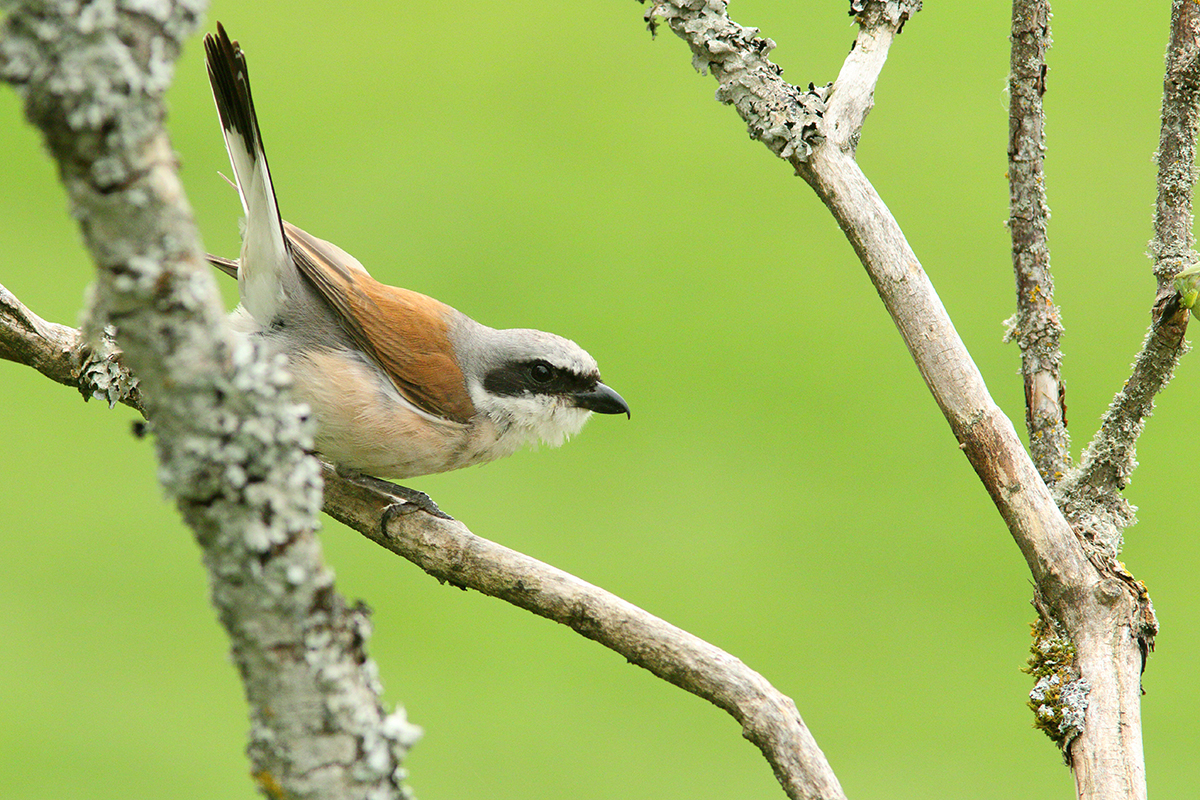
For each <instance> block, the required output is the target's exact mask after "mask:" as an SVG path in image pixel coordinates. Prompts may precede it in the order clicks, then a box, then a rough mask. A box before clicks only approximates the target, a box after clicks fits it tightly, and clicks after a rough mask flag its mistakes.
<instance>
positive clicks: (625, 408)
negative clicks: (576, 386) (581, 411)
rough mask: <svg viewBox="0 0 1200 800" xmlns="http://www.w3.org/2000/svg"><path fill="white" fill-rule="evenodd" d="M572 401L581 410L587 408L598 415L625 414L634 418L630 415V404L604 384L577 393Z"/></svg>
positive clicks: (572, 396)
mask: <svg viewBox="0 0 1200 800" xmlns="http://www.w3.org/2000/svg"><path fill="white" fill-rule="evenodd" d="M571 399H572V400H574V401H575V405H576V406H578V407H579V408H586V409H587V410H588V411H595V412H596V413H597V414H624V415H625V416H626V417H627V418H629V417H631V416H632V415H631V414H630V413H629V404H628V403H626V402H625V400H624V399H623V398H622V397H621V395H619V394H617V393H616V392H614V391H613V390H612V389H610V388H608V387H607V386H605V385H604V384H603V383H597V384H596V385H595V386H594V387H592V389H591V390H590V391H587V392H575V393H574V394H572V395H571Z"/></svg>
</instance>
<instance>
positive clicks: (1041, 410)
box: [1008, 0, 1071, 484]
mask: <svg viewBox="0 0 1200 800" xmlns="http://www.w3.org/2000/svg"><path fill="white" fill-rule="evenodd" d="M1049 46H1050V3H1049V2H1047V0H1015V1H1014V2H1013V7H1012V58H1011V64H1010V66H1009V78H1008V90H1009V109H1008V186H1009V217H1008V228H1009V233H1010V234H1011V235H1012V260H1013V273H1014V274H1015V276H1016V282H1017V314H1016V316H1015V317H1014V318H1013V320H1012V322H1011V323H1010V324H1011V327H1010V330H1009V334H1008V336H1009V337H1010V338H1012V339H1015V340H1016V341H1017V344H1018V346H1019V347H1020V348H1021V374H1022V375H1023V376H1024V378H1025V425H1026V427H1027V428H1028V430H1029V449H1030V452H1031V453H1032V455H1033V462H1034V463H1035V464H1036V465H1037V467H1038V471H1039V472H1040V473H1041V475H1042V478H1043V479H1045V481H1046V482H1047V483H1049V484H1054V483H1055V482H1057V481H1058V480H1059V479H1060V478H1062V476H1063V474H1065V473H1066V471H1067V470H1068V469H1069V468H1070V466H1071V455H1070V444H1071V441H1070V437H1069V436H1068V434H1067V420H1066V403H1065V399H1064V398H1065V390H1064V388H1063V382H1062V375H1061V365H1062V353H1061V352H1060V350H1059V338H1060V337H1061V336H1062V331H1063V327H1062V322H1061V320H1060V317H1059V309H1058V307H1057V306H1056V305H1055V304H1054V280H1053V278H1052V276H1051V273H1050V246H1049V244H1048V242H1047V240H1046V220H1047V218H1048V217H1049V215H1050V210H1049V208H1048V207H1047V206H1046V180H1045V173H1044V171H1043V169H1042V162H1043V160H1044V154H1045V116H1044V114H1043V108H1042V95H1043V94H1044V93H1045V91H1046V50H1047V49H1048V48H1049Z"/></svg>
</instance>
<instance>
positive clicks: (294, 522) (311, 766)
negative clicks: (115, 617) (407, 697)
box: [0, 0, 416, 798]
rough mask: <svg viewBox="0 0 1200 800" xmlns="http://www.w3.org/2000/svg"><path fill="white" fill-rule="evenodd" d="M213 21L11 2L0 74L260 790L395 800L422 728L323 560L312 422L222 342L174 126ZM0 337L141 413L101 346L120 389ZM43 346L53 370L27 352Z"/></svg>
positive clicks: (15, 320) (246, 357)
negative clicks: (65, 235)
mask: <svg viewBox="0 0 1200 800" xmlns="http://www.w3.org/2000/svg"><path fill="white" fill-rule="evenodd" d="M201 5H202V4H201V3H199V2H184V1H182V0H181V1H180V2H166V1H164V2H160V3H154V4H147V3H121V2H116V1H115V0H107V1H106V0H100V1H99V2H94V3H88V4H83V5H81V4H79V3H77V2H71V0H40V1H39V2H28V3H17V4H15V5H14V6H13V7H10V8H9V10H8V11H7V15H6V16H5V18H4V20H3V31H2V38H0V74H2V76H3V78H4V79H5V80H6V81H7V82H8V83H10V84H11V85H12V86H13V87H14V88H16V90H17V91H18V92H19V94H20V95H21V97H22V99H23V100H24V103H25V111H26V115H27V116H28V117H29V119H30V121H31V122H33V123H34V124H35V125H37V126H38V127H39V128H40V129H41V130H42V132H43V133H44V135H45V140H46V144H47V146H48V149H49V150H50V152H51V154H52V155H53V157H54V158H55V160H56V161H57V162H58V165H59V172H60V175H61V178H62V181H63V184H64V186H65V187H66V190H67V195H68V198H69V201H70V204H71V208H72V213H73V215H74V216H75V218H76V219H77V220H78V221H79V224H80V227H81V229H82V232H83V236H84V240H85V242H86V244H87V246H88V249H89V250H90V251H91V254H92V257H93V259H94V261H95V262H96V266H97V277H96V283H95V286H94V291H93V294H92V296H93V303H92V307H91V308H90V310H89V315H90V319H91V325H90V327H91V331H90V335H89V337H88V338H89V339H90V340H92V341H98V340H100V339H101V336H100V333H101V332H102V331H103V330H104V329H105V328H106V327H107V326H109V325H112V326H113V328H114V338H115V341H116V343H117V345H118V346H119V347H120V348H121V351H122V355H121V363H122V364H124V365H127V366H128V367H129V369H131V370H133V371H134V372H135V373H136V375H137V376H138V379H139V381H140V383H139V386H138V388H140V390H141V400H142V403H143V404H144V407H145V409H146V412H147V415H148V418H149V421H150V427H151V429H152V430H153V432H154V433H155V434H156V444H157V449H158V456H159V463H160V469H159V475H160V479H161V480H162V482H163V484H164V486H165V487H166V488H167V490H168V491H169V492H171V493H172V494H173V495H174V497H175V498H176V502H177V504H178V506H179V508H180V510H181V512H182V513H183V517H184V519H185V520H186V521H187V523H188V524H189V525H190V526H191V527H192V529H193V531H194V532H195V536H196V540H197V541H198V542H199V543H200V545H201V547H202V550H203V555H204V562H205V564H206V566H207V567H208V573H209V579H210V585H211V589H212V597H213V602H214V604H215V605H216V607H217V610H218V613H219V616H220V618H221V621H222V623H223V624H224V626H225V628H226V630H227V631H228V633H229V635H230V639H231V642H232V648H233V655H234V661H235V663H236V664H237V666H238V669H239V672H240V673H241V677H242V679H243V683H244V686H245V689H246V695H247V699H248V701H249V704H250V708H251V718H252V729H251V736H250V745H249V753H250V758H251V763H252V772H253V774H254V776H255V779H256V780H257V781H258V783H259V786H260V788H262V789H263V791H264V792H266V793H267V794H268V795H269V796H272V797H283V796H287V797H297V798H306V797H312V798H316V797H321V798H330V797H338V798H351V797H363V798H365V797H368V796H369V797H372V798H382V797H401V796H403V795H404V794H405V790H404V787H403V784H402V782H401V779H402V770H401V769H400V762H401V759H402V757H403V756H404V754H405V752H406V751H407V749H408V747H409V746H410V745H411V744H412V742H413V741H414V739H415V736H416V729H415V728H413V726H411V725H409V724H408V723H407V721H406V720H405V719H404V715H403V712H402V711H398V712H396V713H394V714H387V713H386V712H385V711H384V710H383V708H382V706H381V704H380V700H379V695H380V687H379V685H378V679H377V676H376V674H375V670H374V666H373V664H372V663H371V662H370V660H369V659H368V658H367V657H366V654H365V652H364V642H365V640H366V638H367V634H368V630H369V624H368V622H367V619H366V614H365V612H363V611H362V610H361V609H356V608H347V607H346V605H345V603H344V602H343V601H342V599H341V598H340V596H338V594H337V593H336V592H335V591H334V590H333V581H332V574H331V573H330V571H329V570H328V569H327V568H326V567H325V565H324V563H323V561H322V559H321V554H320V546H319V544H318V541H317V539H316V537H315V535H314V532H313V529H314V525H315V516H316V513H317V511H318V510H319V508H320V504H321V476H320V471H319V466H318V463H317V461H316V460H315V459H314V458H312V457H311V456H309V455H306V450H308V449H309V448H311V444H312V431H311V423H310V421H309V420H308V419H307V418H306V415H305V413H304V410H303V408H302V407H300V406H298V405H296V404H295V403H293V402H292V401H291V400H290V397H289V391H288V389H289V385H288V384H289V380H290V379H289V378H288V376H287V373H286V371H285V370H284V369H283V365H282V363H281V362H280V361H279V360H278V358H277V357H275V356H273V355H271V354H270V353H267V352H264V351H263V349H262V347H261V346H258V345H255V344H254V343H252V342H249V341H245V340H236V339H234V338H233V336H232V334H231V333H230V331H229V330H228V327H227V324H226V322H225V315H224V312H223V310H222V308H221V305H220V300H219V296H218V294H217V291H216V287H215V285H214V283H213V279H212V277H211V275H210V274H209V271H208V267H207V265H206V263H205V259H204V253H203V250H202V249H201V248H200V246H199V241H198V237H197V233H196V229H195V224H194V222H193V220H192V215H191V211H190V209H189V207H188V205H187V202H186V200H185V198H184V193H183V188H182V186H181V185H180V183H179V179H178V176H177V174H176V172H175V158H174V156H173V154H172V151H171V147H170V143H169V142H168V140H167V137H166V134H165V132H164V130H163V127H162V120H163V117H164V107H163V102H162V97H163V93H164V92H165V90H166V88H167V86H168V84H169V82H170V80H171V76H172V69H173V63H174V60H175V58H176V57H177V55H178V53H179V51H180V48H181V47H182V44H183V42H184V40H185V39H186V38H187V37H188V36H190V35H191V34H192V33H193V32H194V30H195V27H196V25H197V22H198V19H199V15H200V12H201ZM8 297H11V296H8ZM0 320H3V321H4V322H5V323H6V324H5V327H6V329H9V330H15V331H17V334H16V335H14V336H13V337H11V338H10V339H9V342H10V344H9V345H6V346H5V347H4V348H3V349H0V353H3V354H4V355H5V356H6V357H16V358H20V359H23V360H25V361H26V362H27V363H32V364H33V365H34V366H37V367H38V368H39V369H41V370H42V371H43V372H46V373H47V374H52V375H57V376H58V378H59V379H61V378H62V377H63V376H64V373H65V372H68V371H70V370H72V369H75V368H76V364H78V365H79V367H80V368H81V370H82V372H83V373H84V374H85V377H84V378H83V379H82V382H83V383H85V384H87V385H88V386H89V388H90V389H92V390H94V389H96V388H101V384H104V387H103V388H104V390H105V394H106V396H108V397H109V399H110V400H112V399H117V400H124V401H126V402H130V400H131V397H130V395H129V394H128V390H129V389H130V388H131V382H129V381H126V382H124V383H122V380H121V378H122V376H123V375H127V373H125V372H124V371H123V369H122V367H121V366H120V364H116V363H115V362H114V361H113V360H112V359H110V358H109V356H110V355H111V353H106V352H105V351H104V349H103V347H102V346H101V347H100V350H99V352H101V353H102V354H103V355H102V363H103V369H102V371H104V372H106V373H108V377H109V380H107V381H105V380H96V379H95V378H94V376H88V373H87V369H86V367H85V366H84V363H83V361H82V360H81V359H80V358H79V355H80V354H81V352H82V350H83V348H82V347H80V346H78V344H77V343H71V342H69V341H68V339H69V337H68V336H67V335H66V331H65V330H63V329H61V328H59V327H55V326H50V325H48V324H44V323H42V322H41V321H40V320H38V319H37V318H36V317H35V316H33V315H31V314H29V313H27V312H25V311H23V310H22V308H21V307H20V306H19V304H16V305H14V304H13V303H12V302H5V303H4V315H3V316H2V317H0ZM8 323H11V325H9V324H8ZM39 341H40V342H45V343H46V344H47V347H46V348H45V351H44V355H45V356H46V357H45V358H38V357H34V356H32V355H31V353H30V347H31V346H33V345H36V344H37V343H38V342H39ZM93 352H96V348H93ZM93 360H94V359H93ZM114 376H115V378H116V384H115V388H114V383H113V381H112V380H111V378H113V377H114ZM74 381H75V382H76V384H77V385H78V383H80V378H79V377H78V375H77V376H76V377H75V378H74ZM109 390H113V391H114V392H115V397H114V395H113V394H111V393H110V392H109ZM122 395H124V396H122Z"/></svg>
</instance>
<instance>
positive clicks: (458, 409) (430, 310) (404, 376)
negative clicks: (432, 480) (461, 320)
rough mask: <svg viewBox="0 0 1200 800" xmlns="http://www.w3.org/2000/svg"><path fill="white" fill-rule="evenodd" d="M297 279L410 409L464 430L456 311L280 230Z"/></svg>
mask: <svg viewBox="0 0 1200 800" xmlns="http://www.w3.org/2000/svg"><path fill="white" fill-rule="evenodd" d="M283 225H284V232H285V234H286V236H287V240H288V246H289V248H290V249H291V251H292V257H293V259H294V260H295V262H296V266H297V267H298V268H299V270H300V272H301V274H302V275H304V277H305V278H307V279H308V280H309V281H310V282H311V283H312V285H313V286H314V287H316V289H317V291H318V292H320V294H321V296H322V297H324V298H325V300H326V301H328V303H329V305H330V306H331V307H332V308H333V310H334V312H335V313H336V314H337V316H338V318H339V321H340V322H341V323H342V326H343V328H344V329H345V331H346V333H347V334H348V335H349V336H350V338H351V339H352V340H353V341H354V343H355V344H356V345H358V347H359V348H361V349H362V351H363V352H364V353H366V354H367V355H368V356H370V357H371V358H372V359H373V360H374V361H375V363H376V364H378V365H379V367H380V369H382V370H383V371H384V372H385V373H386V374H387V376H388V378H390V379H391V381H392V384H393V385H394V386H395V387H396V389H397V391H399V392H400V393H401V394H402V395H404V397H405V398H406V399H407V400H408V401H409V402H410V403H412V404H413V405H415V406H416V407H418V408H420V409H421V410H423V411H426V412H428V413H430V414H433V415H435V416H438V417H443V418H445V419H447V420H451V421H453V422H459V423H465V422H467V421H468V420H470V419H471V417H472V416H473V415H474V413H475V406H474V404H473V403H472V402H471V396H470V395H469V394H468V393H467V387H466V382H465V380H464V379H463V374H462V370H461V369H460V368H459V366H458V362H457V361H455V359H454V348H453V346H452V345H451V342H450V335H449V334H450V324H451V322H452V321H453V317H454V314H455V313H456V312H455V311H454V309H452V308H450V306H447V305H446V304H444V303H440V302H438V301H437V300H434V299H433V298H432V297H426V296H425V295H423V294H420V293H419V292H413V291H409V290H408V289H400V288H398V287H395V286H388V285H386V284H383V283H380V282H379V281H377V280H375V279H374V278H372V277H371V276H370V275H369V274H368V273H367V271H366V270H365V269H363V267H362V265H361V264H359V263H358V261H357V260H355V259H354V258H353V257H352V256H350V255H348V254H347V253H346V252H345V251H344V250H342V249H341V248H339V247H337V246H336V245H333V244H330V243H329V242H326V241H324V240H322V239H318V238H316V237H315V236H311V235H309V234H308V233H306V232H304V231H302V230H301V229H299V228H297V227H296V226H295V225H292V224H290V223H288V222H285V223H284V224H283Z"/></svg>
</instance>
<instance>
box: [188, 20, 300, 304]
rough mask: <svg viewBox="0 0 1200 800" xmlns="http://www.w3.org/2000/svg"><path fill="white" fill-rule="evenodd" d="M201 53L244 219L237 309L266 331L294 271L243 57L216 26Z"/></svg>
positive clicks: (221, 29)
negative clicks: (248, 315)
mask: <svg viewBox="0 0 1200 800" xmlns="http://www.w3.org/2000/svg"><path fill="white" fill-rule="evenodd" d="M204 52H205V54H206V56H207V64H208V80H209V83H210V84H212V90H213V100H214V101H215V102H216V104H217V114H218V115H219V116H220V118H221V130H222V132H223V133H224V135H225V148H226V149H227V150H228V151H229V162H230V164H231V165H232V166H233V177H234V180H235V181H236V182H237V189H238V195H239V197H240V198H241V201H242V211H243V212H245V215H246V229H245V231H244V233H243V236H242V253H241V259H240V261H239V263H240V269H239V270H238V285H239V289H240V292H241V296H242V304H243V305H244V306H245V307H246V310H247V311H249V312H250V314H251V315H252V316H253V317H254V318H255V320H257V321H258V322H259V323H260V324H262V325H269V324H270V323H271V322H273V321H274V320H275V318H276V317H277V316H278V312H279V310H280V307H281V305H282V301H283V291H284V290H283V286H284V282H285V278H287V277H289V276H290V275H291V274H292V273H294V271H295V266H294V265H293V263H292V256H291V253H290V251H289V249H288V246H287V240H286V238H285V237H284V234H283V220H282V218H281V217H280V215H279V205H278V203H277V202H276V199H275V188H274V186H272V184H271V172H270V170H269V168H268V167H267V156H266V152H265V151H264V150H263V145H262V135H261V133H260V132H259V129H258V118H257V117H256V116H255V113H254V100H253V98H252V97H251V95H250V74H249V72H248V70H247V68H246V55H245V53H243V52H242V48H241V47H240V46H239V45H238V43H237V42H234V41H231V40H230V39H229V35H228V34H227V33H225V28H224V26H222V25H221V23H219V22H218V23H217V33H216V35H213V34H211V33H210V34H208V35H207V36H205V37H204Z"/></svg>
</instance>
